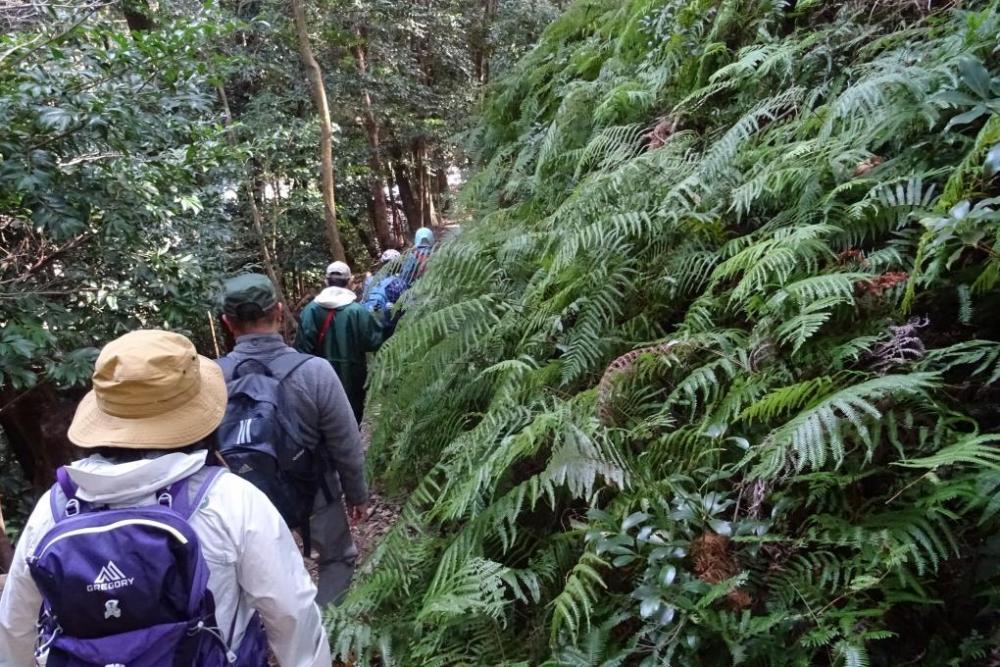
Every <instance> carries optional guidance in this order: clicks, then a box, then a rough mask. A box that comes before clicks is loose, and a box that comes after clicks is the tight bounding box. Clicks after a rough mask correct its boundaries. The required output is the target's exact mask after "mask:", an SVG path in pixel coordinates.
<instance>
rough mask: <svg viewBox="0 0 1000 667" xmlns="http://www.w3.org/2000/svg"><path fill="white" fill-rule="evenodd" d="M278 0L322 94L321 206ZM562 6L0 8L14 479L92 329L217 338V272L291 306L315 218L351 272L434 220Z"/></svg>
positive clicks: (86, 358) (77, 366)
mask: <svg viewBox="0 0 1000 667" xmlns="http://www.w3.org/2000/svg"><path fill="white" fill-rule="evenodd" d="M293 6H294V7H298V8H299V9H300V10H301V13H302V17H303V21H304V26H305V28H306V31H305V38H306V39H307V40H308V42H309V45H310V47H311V50H312V52H313V54H314V59H315V61H316V62H317V65H318V66H319V68H320V71H321V73H322V80H323V83H324V84H325V89H326V94H327V102H328V106H329V108H330V128H331V130H332V131H331V134H332V142H331V143H332V150H331V151H329V152H330V154H331V159H332V167H333V174H332V175H333V181H334V189H335V196H334V193H331V203H332V204H333V210H332V214H333V216H334V218H333V220H332V221H330V220H329V218H328V215H329V214H328V211H327V210H326V205H325V204H326V202H325V198H324V195H325V193H324V188H323V185H322V183H321V174H320V159H319V158H320V153H321V152H322V151H321V150H320V136H321V131H320V129H321V125H322V123H321V121H320V119H319V114H318V112H317V111H316V107H315V105H314V103H313V99H312V92H313V91H312V86H311V81H310V79H309V77H308V72H307V70H306V68H305V66H304V63H303V61H302V59H301V57H300V54H301V46H302V41H301V35H300V34H299V33H298V32H297V29H296V22H295V20H294V18H293V14H294V12H293ZM556 12H557V5H555V4H552V3H550V2H544V1H543V2H534V1H532V2H523V1H521V0H510V1H507V0H505V1H503V2H497V1H495V0H489V1H488V2H483V3H477V2H435V3H433V7H429V6H428V5H427V3H426V2H419V1H416V0H414V1H404V2H381V1H373V2H344V1H340V0H337V1H334V2H324V3H309V2H306V1H305V0H302V2H296V3H292V5H289V3H287V2H277V1H274V2H269V1H265V2H239V3H227V2H222V3H215V2H206V3H202V2H196V1H189V0H182V1H181V2H172V3H155V2H150V3H147V2H144V1H141V0H140V1H133V0H122V1H121V2H118V1H105V0H86V1H80V2H76V1H74V2H70V3H61V2H52V3H48V2H41V1H40V2H31V3H14V4H8V5H5V6H4V7H2V8H0V21H2V23H3V24H4V27H5V35H4V37H3V38H2V43H0V119H2V122H3V125H4V128H5V131H4V133H3V136H2V137H0V329H2V331H0V428H2V429H3V430H5V431H6V432H7V435H8V436H9V437H10V438H11V439H12V440H15V441H16V442H14V443H13V444H14V445H15V450H16V452H17V451H19V452H20V456H19V458H20V459H21V461H22V463H23V464H24V465H25V468H26V469H27V471H28V473H29V476H30V477H31V478H33V479H34V480H35V481H36V483H39V484H40V483H41V482H42V480H43V479H47V478H48V477H47V475H50V474H51V465H49V463H51V462H48V461H47V458H46V457H47V453H46V452H41V453H35V454H31V453H29V449H30V447H31V445H30V441H31V440H34V439H36V438H41V437H46V438H47V437H48V435H53V434H41V433H38V432H37V430H34V429H33V428H31V427H34V426H36V425H37V424H34V423H33V422H37V421H38V419H37V414H44V413H45V412H46V411H51V410H53V409H54V408H53V406H54V405H56V404H58V403H59V402H60V400H61V399H60V396H59V395H58V394H57V393H56V391H55V390H56V389H57V388H58V389H62V388H66V387H72V386H78V385H81V384H83V383H85V382H86V380H87V379H88V378H89V375H90V371H91V365H92V362H93V359H94V358H95V355H96V351H97V348H98V347H100V346H101V345H103V344H104V342H106V341H108V340H110V339H112V338H114V337H116V336H118V335H120V334H121V333H124V332H126V331H129V330H132V329H135V328H139V327H162V328H169V329H176V330H180V331H184V332H186V333H188V334H189V335H191V336H193V337H194V339H195V340H196V342H197V343H198V344H199V346H200V347H201V349H202V350H203V351H205V352H206V353H210V354H213V355H214V354H217V353H218V348H217V347H216V345H215V344H214V343H213V338H212V337H213V334H214V333H215V334H216V335H217V337H219V338H221V335H222V334H221V331H219V332H213V331H212V318H213V317H214V315H215V310H216V304H215V301H214V299H215V296H216V292H217V285H218V283H219V280H220V278H221V277H224V276H226V275H232V274H234V273H237V272H239V271H242V270H262V271H267V272H268V273H269V274H271V275H272V276H273V277H274V278H275V279H276V280H277V282H278V283H279V285H280V287H281V288H282V292H283V296H284V297H285V299H286V301H287V303H288V306H289V308H290V309H292V310H295V309H297V307H301V305H302V303H303V299H305V298H308V297H310V296H311V295H312V294H313V292H314V290H316V289H317V288H318V287H319V286H320V284H321V282H322V271H323V267H325V266H326V264H327V263H328V262H329V261H330V259H331V254H334V252H333V248H332V246H331V244H330V237H329V234H330V231H331V229H330V226H331V224H332V225H333V227H334V229H335V230H336V231H337V232H338V234H339V237H340V240H341V242H342V243H341V245H342V246H343V249H344V252H345V257H344V258H346V259H347V260H349V261H350V262H351V263H352V264H353V265H354V267H355V269H356V270H357V272H359V273H360V274H361V275H363V274H364V272H365V271H366V270H368V269H369V268H370V267H371V266H372V264H373V262H374V260H375V258H377V257H378V254H379V253H380V252H381V251H382V250H384V249H386V248H389V247H401V246H403V245H405V243H407V242H408V241H409V240H412V236H413V231H414V230H415V229H416V228H418V227H420V226H421V225H424V224H427V225H441V224H444V223H445V222H447V218H446V216H450V215H452V212H451V211H450V207H451V200H452V197H453V195H452V189H453V188H452V186H453V185H454V183H452V184H449V182H448V180H449V173H452V174H453V175H457V176H458V177H459V180H460V177H461V173H462V172H463V171H465V170H466V168H467V166H468V157H467V154H466V153H465V152H464V150H463V148H462V145H461V137H462V133H463V132H464V131H465V130H466V129H467V128H468V126H469V121H468V120H467V118H468V116H469V113H470V111H471V109H472V107H473V106H474V105H475V104H476V103H477V100H478V99H479V97H480V95H481V90H482V87H483V86H484V85H485V84H486V83H488V81H489V80H490V77H491V75H495V74H496V73H497V72H501V71H503V70H504V69H505V68H507V67H509V66H510V65H511V64H512V63H513V61H514V60H516V58H517V57H519V55H520V54H522V53H523V52H524V51H525V50H526V49H527V48H528V47H529V46H530V45H531V44H532V43H533V41H534V39H536V38H537V35H538V34H539V33H540V31H541V29H542V28H543V27H544V25H545V24H547V23H548V21H550V20H551V19H552V18H553V17H554V16H555V14H556ZM454 180H455V178H454V176H453V177H452V181H454ZM25 396H27V397H28V400H25V399H24V398H23V397H25ZM29 404H30V405H29ZM26 406H27V407H30V408H31V409H27V408H26ZM36 410H37V414H36V412H35V411H36ZM53 421H55V422H59V423H62V422H61V421H60V420H53ZM25 422H28V423H27V425H26V423H25ZM62 425H63V426H65V424H62ZM56 430H57V429H56ZM60 435H61V434H60ZM53 437H55V435H53ZM56 439H58V438H56ZM62 440H64V438H62ZM41 449H45V447H41ZM56 458H58V457H56ZM35 459H38V461H36V460H35ZM38 462H43V463H44V465H39V466H36V465H34V464H35V463H38ZM52 462H54V460H53V461H52ZM36 468H37V470H36Z"/></svg>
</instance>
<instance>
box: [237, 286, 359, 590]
mask: <svg viewBox="0 0 1000 667" xmlns="http://www.w3.org/2000/svg"><path fill="white" fill-rule="evenodd" d="M365 314H366V315H367V313H365ZM282 317H283V310H282V305H281V304H280V303H279V302H278V297H277V290H275V287H274V284H273V283H272V282H271V281H270V279H269V278H268V277H267V276H264V275H261V274H257V273H251V274H246V275H242V276H238V277H236V278H233V279H231V280H229V281H227V282H226V285H225V292H224V295H223V321H224V322H225V324H226V326H227V327H228V328H229V329H230V330H231V331H232V332H233V336H235V338H236V347H235V348H234V349H233V351H232V352H230V353H229V354H228V355H226V356H225V357H223V358H222V359H220V360H219V363H220V365H221V366H222V368H223V372H224V374H225V377H226V381H227V382H228V383H229V387H230V393H231V395H230V407H232V406H233V405H234V396H233V394H234V393H236V392H234V389H235V388H236V387H235V386H234V381H236V380H238V378H237V377H235V376H241V377H243V376H244V373H246V372H248V371H254V372H257V373H261V372H263V373H265V374H266V373H269V374H271V375H272V376H273V377H274V378H275V379H276V380H278V381H279V382H280V385H281V391H280V393H279V398H280V400H278V401H277V410H278V412H280V413H282V414H281V423H282V424H283V425H284V426H286V427H294V429H295V434H294V435H295V439H296V441H297V443H298V445H300V446H301V449H300V450H299V453H301V454H303V455H305V454H306V453H309V454H310V457H309V459H307V461H308V460H311V462H312V465H315V466H317V467H318V468H317V470H316V472H317V474H318V476H319V478H318V480H317V482H318V483H317V484H316V485H315V486H314V487H313V488H315V489H316V493H315V496H314V498H313V499H312V500H313V502H312V503H311V504H310V505H309V506H307V512H308V513H309V514H311V518H310V519H309V520H308V521H305V522H304V523H302V524H301V525H299V526H298V527H299V528H300V529H301V530H302V531H303V534H302V537H303V541H304V542H309V543H310V544H308V545H307V546H306V551H309V547H314V548H315V549H316V551H317V552H318V554H319V559H318V562H319V584H318V588H319V592H318V593H317V595H316V601H317V602H318V603H319V604H320V606H326V605H327V604H329V603H331V602H334V603H335V602H339V601H340V599H341V598H342V597H343V594H344V593H345V592H346V591H347V588H348V586H350V583H351V578H352V577H353V575H354V565H355V561H356V560H357V556H358V550H357V548H356V547H355V546H354V542H353V540H352V538H351V529H350V525H349V524H348V516H347V515H346V514H345V507H344V499H345V497H346V503H347V512H348V513H349V515H350V521H351V522H352V523H358V522H360V521H363V520H364V519H365V518H366V516H367V513H368V505H367V503H368V488H367V486H366V484H365V478H364V460H365V454H364V449H363V447H362V444H361V433H360V431H359V429H358V423H357V421H356V420H355V418H354V413H353V411H352V410H351V405H350V403H349V402H348V399H347V396H346V395H345V393H344V388H343V387H342V386H341V382H340V380H338V378H337V374H336V373H335V372H334V371H333V369H332V368H331V367H330V364H328V363H327V362H325V361H324V360H322V359H317V358H316V357H314V356H311V355H306V354H299V353H298V352H296V351H295V350H294V349H292V348H291V347H289V346H288V345H286V344H285V341H284V339H283V338H282V336H281V334H280V333H278V332H279V331H281V325H282ZM345 319H347V318H345ZM257 379H258V380H259V378H257ZM251 391H253V390H252V389H251ZM229 412H230V411H229V410H227V416H226V419H225V420H223V427H220V429H219V434H220V436H223V437H221V438H220V440H225V437H224V433H228V434H230V437H231V436H232V434H233V433H235V439H236V441H237V442H238V441H240V440H243V441H246V442H248V443H249V442H251V441H252V440H253V439H254V434H253V430H254V429H253V428H250V427H249V424H248V425H247V427H246V428H242V429H240V428H237V429H235V431H234V429H233V428H226V426H227V421H228V420H229V418H230V415H229ZM224 456H225V454H224ZM291 458H295V459H298V458H299V457H298V455H297V454H293V455H292V457H291ZM234 471H236V472H237V473H241V474H242V473H243V472H244V471H243V470H242V466H240V467H239V468H234ZM254 474H258V473H254V472H252V473H251V475H250V476H251V477H252V476H253V475H254ZM254 481H255V483H257V482H260V481H261V479H260V476H259V474H258V477H257V479H255V480H254ZM262 486H268V484H267V483H266V480H265V483H264V484H262ZM271 486H272V487H273V484H272V485H271ZM316 487H318V488H316ZM288 518H295V517H289V516H288V514H287V513H286V519H288ZM297 560H298V561H301V558H298V559H297Z"/></svg>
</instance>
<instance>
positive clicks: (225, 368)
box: [215, 355, 236, 382]
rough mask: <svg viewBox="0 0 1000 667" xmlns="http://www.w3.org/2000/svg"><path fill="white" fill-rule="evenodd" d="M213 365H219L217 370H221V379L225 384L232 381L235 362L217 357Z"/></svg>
mask: <svg viewBox="0 0 1000 667" xmlns="http://www.w3.org/2000/svg"><path fill="white" fill-rule="evenodd" d="M215 363H217V364H219V368H221V369H222V377H223V378H225V380H226V382H229V381H230V380H232V379H233V373H235V372H236V360H235V359H232V358H230V357H229V355H226V356H224V357H219V358H218V359H216V360H215Z"/></svg>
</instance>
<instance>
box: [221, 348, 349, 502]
mask: <svg viewBox="0 0 1000 667" xmlns="http://www.w3.org/2000/svg"><path fill="white" fill-rule="evenodd" d="M288 353H295V354H298V353H296V352H295V350H294V349H293V348H291V347H289V346H288V345H285V341H284V340H282V338H281V336H280V335H278V334H249V335H247V336H240V337H239V338H237V339H236V347H235V348H234V349H233V351H232V352H230V353H229V354H228V355H226V356H227V357H228V358H229V359H232V360H234V361H236V362H237V363H238V362H240V361H243V360H244V359H257V360H259V361H261V362H262V363H264V364H268V363H269V362H270V361H271V360H273V359H274V358H275V357H277V356H279V355H282V354H288ZM283 386H284V388H285V390H286V391H287V392H288V394H286V396H290V397H292V400H290V401H289V403H291V406H290V407H291V409H293V410H294V414H291V415H288V418H289V419H292V420H296V421H297V422H298V425H299V429H300V433H301V434H302V438H303V439H304V440H305V442H304V443H303V444H304V445H306V446H322V447H323V448H324V449H325V451H326V453H327V460H328V461H329V462H331V463H332V464H333V467H334V470H332V471H331V472H330V474H329V475H327V483H328V484H329V486H330V490H331V491H332V492H333V496H334V498H339V497H340V492H341V489H342V490H343V493H344V495H345V496H346V498H347V504H348V505H360V504H362V503H365V502H367V501H368V487H367V485H366V484H365V475H364V466H365V451H364V447H363V446H362V444H361V432H360V431H359V429H358V422H357V421H356V420H355V419H354V412H353V411H352V410H351V404H350V403H349V402H348V400H347V395H346V394H345V393H344V388H343V387H342V386H341V384H340V379H339V378H337V374H336V373H335V372H334V370H333V366H331V365H330V364H329V362H327V361H326V359H323V358H321V357H315V358H313V359H310V360H309V361H307V362H305V363H304V364H302V365H301V366H299V367H298V368H297V369H296V370H295V371H294V372H292V374H291V375H289V376H288V378H287V379H285V381H284V383H283Z"/></svg>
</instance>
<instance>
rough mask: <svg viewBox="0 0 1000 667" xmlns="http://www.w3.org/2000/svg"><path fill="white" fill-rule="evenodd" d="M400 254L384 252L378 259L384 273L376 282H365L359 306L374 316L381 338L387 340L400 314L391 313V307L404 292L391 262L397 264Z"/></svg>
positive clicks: (401, 280)
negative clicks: (380, 331)
mask: <svg viewBox="0 0 1000 667" xmlns="http://www.w3.org/2000/svg"><path fill="white" fill-rule="evenodd" d="M399 258H400V254H399V252H398V251H396V250H386V251H385V252H384V253H382V256H381V257H380V258H379V261H380V265H381V266H380V267H379V271H385V272H386V274H385V275H383V276H382V277H381V278H380V279H379V280H378V281H377V282H374V280H369V281H367V284H366V287H365V291H364V294H363V296H362V299H361V305H363V306H364V307H365V309H366V310H367V311H368V312H369V313H371V314H372V315H374V316H375V318H376V319H377V320H378V322H379V324H380V325H382V338H383V340H388V339H389V337H390V336H392V334H393V332H394V331H395V330H396V323H397V322H398V321H399V318H400V316H401V315H402V313H401V312H395V313H394V312H393V306H394V305H395V304H396V302H397V301H399V298H400V297H401V296H402V295H403V292H405V291H406V283H405V282H404V281H403V279H402V278H400V277H399V276H398V275H396V272H395V271H393V270H392V269H393V268H396V269H398V266H395V267H394V266H393V264H392V263H393V262H397V261H398V260H399Z"/></svg>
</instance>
